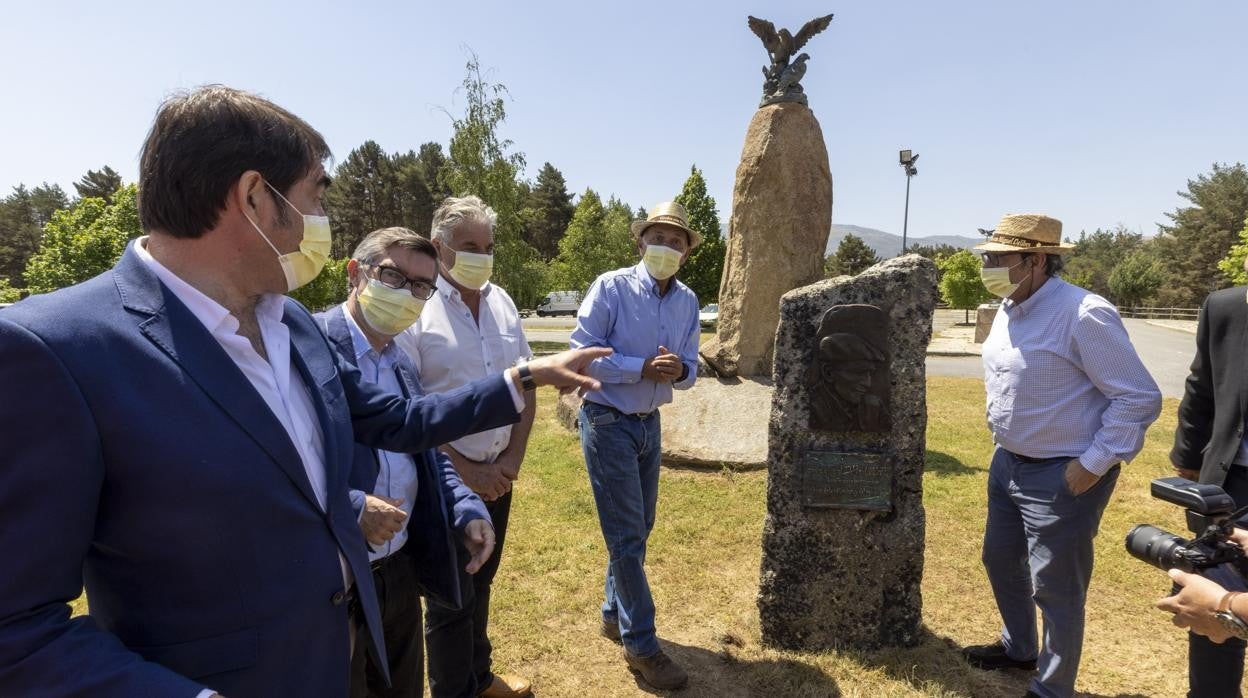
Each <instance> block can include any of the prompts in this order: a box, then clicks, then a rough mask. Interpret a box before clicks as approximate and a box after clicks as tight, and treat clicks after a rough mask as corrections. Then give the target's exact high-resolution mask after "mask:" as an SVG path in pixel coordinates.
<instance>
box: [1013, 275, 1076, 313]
mask: <svg viewBox="0 0 1248 698" xmlns="http://www.w3.org/2000/svg"><path fill="white" fill-rule="evenodd" d="M1063 283H1065V282H1064V281H1062V279H1061V277H1059V276H1050V277H1049V280H1048V281H1046V282H1044V285H1043V286H1041V287H1040V288H1039V289H1037V290H1036V292H1035V293H1033V294H1031V295H1030V296H1028V297H1027V300H1025V301H1023V302H1022V303H1015V302H1014V301H1012V300H1010V299H1008V298H1007V299H1005V300H1004V301H1002V302H1001V306H1002V307H1004V308H1005V312H1007V313H1009V314H1010V315H1018V316H1020V317H1027V314H1028V313H1030V312H1031V311H1033V310H1035V309H1036V308H1037V307H1038V306H1039V305H1040V304H1041V303H1043V302H1044V299H1045V298H1048V297H1049V296H1051V295H1053V294H1054V293H1056V292H1057V291H1056V289H1057V287H1058V285H1060V284H1063Z"/></svg>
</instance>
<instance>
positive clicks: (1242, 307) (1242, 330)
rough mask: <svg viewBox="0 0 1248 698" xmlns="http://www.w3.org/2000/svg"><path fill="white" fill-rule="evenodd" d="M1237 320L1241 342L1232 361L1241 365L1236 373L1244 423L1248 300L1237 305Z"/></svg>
mask: <svg viewBox="0 0 1248 698" xmlns="http://www.w3.org/2000/svg"><path fill="white" fill-rule="evenodd" d="M1235 319H1236V322H1237V323H1238V324H1239V328H1238V329H1239V338H1238V339H1239V342H1238V344H1236V345H1234V346H1235V351H1236V353H1237V354H1238V356H1237V357H1235V358H1234V359H1232V360H1233V361H1235V362H1236V363H1238V364H1240V365H1239V366H1238V367H1237V370H1236V373H1238V374H1239V421H1240V423H1242V422H1243V421H1244V418H1245V417H1246V416H1248V298H1246V299H1245V301H1244V302H1243V303H1237V304H1236V310H1235Z"/></svg>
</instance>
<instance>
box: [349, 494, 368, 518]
mask: <svg viewBox="0 0 1248 698" xmlns="http://www.w3.org/2000/svg"><path fill="white" fill-rule="evenodd" d="M347 496H348V497H350V498H351V508H352V509H355V522H356V523H359V522H360V519H362V518H364V503H365V502H364V490H348V491H347Z"/></svg>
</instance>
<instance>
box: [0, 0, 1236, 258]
mask: <svg viewBox="0 0 1248 698" xmlns="http://www.w3.org/2000/svg"><path fill="white" fill-rule="evenodd" d="M827 12H834V13H836V19H835V20H833V22H832V26H831V27H830V28H829V30H828V31H826V32H824V33H823V34H821V35H819V36H818V37H815V39H814V40H813V41H812V42H811V43H810V45H809V46H808V47H807V49H808V50H809V52H810V54H811V55H812V59H811V61H810V67H809V71H808V72H807V75H806V79H805V80H804V81H803V84H804V85H805V86H806V91H807V93H808V94H809V95H810V105H811V108H812V109H814V111H815V114H816V116H817V117H818V118H819V120H820V123H821V124H822V125H823V129H824V140H825V141H826V143H827V147H828V153H829V157H830V160H831V167H832V174H833V179H834V191H835V202H834V205H833V220H834V221H835V222H837V223H845V224H856V225H864V226H869V227H874V228H880V229H882V230H887V231H889V232H894V233H900V232H901V216H902V204H903V197H904V191H905V182H904V179H905V178H904V176H903V174H902V171H901V168H900V167H899V166H898V165H897V151H898V149H900V148H912V149H913V150H915V151H916V152H918V153H920V154H921V156H922V157H921V159H920V160H919V170H920V174H919V175H918V177H916V178H915V180H914V182H913V190H912V193H911V210H910V213H911V216H910V231H911V235H912V236H920V235H938V234H962V235H967V234H969V235H974V234H975V233H974V231H975V228H976V227H992V225H993V224H994V223H995V222H996V220H997V218H998V217H999V216H1000V215H1001V214H1003V213H1006V212H1021V211H1038V212H1046V213H1049V214H1051V215H1054V216H1056V217H1058V218H1061V219H1063V221H1064V222H1065V224H1066V232H1067V234H1068V235H1077V232H1078V231H1079V230H1080V229H1085V228H1086V229H1093V228H1096V227H1098V226H1099V227H1108V226H1112V225H1115V224H1117V223H1122V224H1125V225H1127V226H1128V227H1130V228H1132V229H1136V230H1140V231H1142V232H1144V233H1146V234H1152V233H1153V232H1155V230H1156V223H1158V222H1163V221H1165V220H1166V219H1165V216H1164V213H1165V212H1166V211H1170V210H1173V209H1174V208H1175V207H1176V206H1178V205H1180V203H1181V200H1180V199H1179V198H1178V197H1177V196H1176V195H1175V192H1176V190H1179V189H1182V188H1183V187H1184V185H1185V182H1186V180H1187V179H1188V178H1190V177H1194V176H1196V175H1198V174H1200V173H1203V172H1206V171H1208V170H1209V168H1210V165H1211V164H1212V163H1213V162H1214V161H1219V162H1236V161H1248V90H1246V89H1245V84H1246V83H1245V80H1246V78H1245V71H1244V66H1245V63H1246V62H1248V54H1245V52H1244V51H1245V49H1244V41H1243V34H1244V31H1245V28H1246V27H1248V3H1245V2H1242V0H1222V1H1213V0H1208V1H1202V0H1196V1H1193V2H1156V1H1151V0H1144V1H1136V0H1131V1H1128V0H1115V1H1108V0H1080V1H1078V2H1076V1H1072V0H1062V1H1060V2H1056V1H1055V2H1039V3H1022V2H999V1H995V0H992V1H989V0H983V1H977V2H957V1H953V2H945V3H936V2H930V1H928V2H923V1H908V2H880V1H866V0H854V1H852V2H827V3H812V2H788V3H778V2H765V1H763V0H755V1H754V2H752V3H745V2H739V1H738V0H724V1H722V2H710V1H708V2H675V1H672V0H669V1H668V2H652V1H650V0H630V1H629V2H612V3H605V2H597V3H594V2H576V3H572V2H544V1H541V0H531V1H530V2H515V1H514V0H512V1H511V2H500V1H495V0H479V1H477V2H428V1H421V2H417V1H414V0H409V1H407V2H383V1H380V0H378V1H373V0H362V1H361V2H320V1H316V0H314V1H310V2H305V3H300V4H296V3H281V4H278V3H265V2H247V3H244V2H235V1H233V0H222V1H219V2H212V3H181V2H166V3H152V2H134V1H131V0H118V1H115V2H109V3H87V2H74V3H70V2H58V1H56V0H45V1H44V2H21V3H10V4H9V5H8V6H7V7H6V8H5V11H4V21H3V22H2V23H0V65H4V66H5V77H4V87H5V94H6V100H5V106H4V108H3V109H0V191H8V187H11V186H13V185H16V184H18V183H19V182H24V183H26V184H27V185H34V184H38V183H39V182H41V181H45V180H46V181H48V182H55V183H59V184H60V185H61V186H62V187H64V188H65V189H66V190H67V192H69V193H70V194H72V193H73V189H72V188H71V186H70V185H71V183H72V182H73V181H74V180H75V179H77V178H78V177H79V176H80V175H81V174H83V173H84V172H85V171H86V170H87V169H89V168H99V167H100V166H102V165H104V164H109V165H111V166H112V167H114V168H116V169H117V170H119V171H120V172H121V173H122V175H123V176H125V177H126V179H127V180H128V181H130V180H133V179H134V178H135V175H136V160H137V156H138V150H139V146H140V144H141V142H142V139H143V136H144V134H145V133H146V130H147V128H148V126H149V125H150V123H151V119H152V116H153V114H154V112H155V109H156V107H157V105H158V104H159V103H160V101H161V100H162V98H163V97H164V96H166V95H167V94H169V93H170V92H172V91H174V90H177V89H179V88H186V87H191V86H195V85H198V84H202V83H208V82H221V83H225V84H229V85H232V86H235V87H240V88H245V89H249V90H254V91H257V92H260V93H263V94H264V95H266V96H267V97H269V98H270V99H273V100H274V101H276V102H277V103H279V104H281V105H283V106H285V107H287V108H289V109H291V110H292V111H294V112H295V113H297V114H299V115H300V116H302V117H304V118H305V119H307V120H308V121H309V122H310V123H312V125H313V126H315V127H317V128H318V129H320V130H321V131H322V132H323V133H324V134H325V136H326V137H327V139H328V140H329V143H330V146H331V148H333V150H334V152H335V154H336V155H337V156H338V157H339V158H342V157H345V156H346V154H347V153H348V152H350V150H351V149H352V148H355V147H356V146H358V145H359V144H360V143H362V142H363V141H365V140H368V139H372V140H376V141H377V142H379V143H380V144H381V145H382V147H383V148H385V149H386V150H388V151H395V150H407V149H410V148H415V147H417V146H418V145H419V144H420V143H422V142H424V141H430V140H436V141H440V142H442V143H443V144H445V143H446V141H447V139H448V138H449V136H450V130H451V129H450V123H449V119H448V117H447V116H446V114H445V113H443V112H442V111H441V108H442V107H446V108H448V109H450V110H451V111H452V112H455V111H457V110H458V108H459V107H460V106H461V104H462V100H461V99H459V98H458V96H457V95H456V89H457V88H458V85H459V83H460V82H461V81H462V79H463V75H464V70H463V66H464V62H465V58H466V53H465V47H471V48H472V49H473V50H475V51H476V52H477V54H478V55H479V56H480V59H481V62H482V64H483V66H486V67H488V68H489V69H490V75H491V77H492V79H494V80H496V81H499V82H502V83H505V84H506V85H507V86H508V88H510V91H511V94H512V96H513V100H512V101H511V102H510V103H509V105H508V108H509V110H510V115H509V119H508V123H507V125H506V128H505V132H504V135H505V136H506V137H509V138H511V139H512V140H514V141H515V144H516V148H517V149H519V150H520V151H522V152H524V154H525V155H526V156H527V158H528V161H529V168H528V174H529V176H532V175H533V174H534V173H536V171H537V168H538V167H540V166H541V164H542V162H544V161H550V162H551V163H553V164H554V165H555V166H556V167H558V168H559V169H560V170H562V171H563V173H564V175H565V176H566V177H567V180H568V183H569V187H570V188H571V189H572V190H574V191H576V192H579V191H583V190H584V189H585V187H587V186H588V187H593V188H594V189H595V190H597V191H598V192H599V193H601V194H603V195H604V196H605V195H607V194H615V195H617V196H619V197H620V198H621V199H623V200H625V201H627V202H629V203H630V204H632V205H633V206H634V207H636V206H638V205H644V206H647V207H649V206H650V205H651V204H652V203H654V202H656V201H660V200H664V199H670V198H671V197H672V196H674V195H675V194H676V193H677V192H678V191H679V188H680V186H681V183H682V182H683V181H684V178H685V177H686V175H687V174H688V170H689V166H690V164H691V163H696V164H697V165H698V166H699V167H700V168H702V169H703V170H704V172H705V174H706V178H707V181H708V183H709V186H710V189H711V194H712V195H713V196H714V197H715V198H716V200H717V201H718V202H719V207H720V213H721V216H724V217H725V218H726V217H727V214H728V211H729V209H730V208H731V195H732V183H733V176H734V171H735V168H736V165H737V161H738V158H739V156H740V152H741V145H742V141H743V138H744V136H745V129H746V125H747V124H748V123H749V120H750V117H751V115H752V114H753V112H754V110H755V107H756V106H757V101H758V97H759V91H760V81H761V74H760V70H759V69H760V67H761V66H762V65H763V64H764V62H765V61H766V55H765V53H764V51H763V48H762V46H761V43H760V42H759V40H758V39H757V38H756V37H755V36H754V35H753V34H752V33H751V32H750V31H749V29H748V28H747V27H746V24H745V18H746V15H747V14H751V13H754V14H759V15H761V16H763V17H764V18H766V19H769V20H772V21H773V22H775V23H776V25H777V26H778V27H782V26H787V27H790V28H791V29H792V30H793V31H795V32H796V30H797V29H798V28H799V27H800V25H801V24H802V23H803V22H805V21H806V20H808V19H811V18H813V17H815V16H817V15H821V14H826V13H827Z"/></svg>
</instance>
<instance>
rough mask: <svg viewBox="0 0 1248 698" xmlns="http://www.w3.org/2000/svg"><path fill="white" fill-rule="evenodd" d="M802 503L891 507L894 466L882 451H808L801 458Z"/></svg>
mask: <svg viewBox="0 0 1248 698" xmlns="http://www.w3.org/2000/svg"><path fill="white" fill-rule="evenodd" d="M798 469H799V471H800V473H801V478H802V506H807V507H817V508H823V509H862V510H867V511H890V510H892V508H893V502H892V489H893V470H892V466H891V465H890V464H889V462H888V461H887V460H885V458H884V454H881V453H843V452H840V451H807V452H806V455H805V456H803V457H802V459H801V461H799V462H798Z"/></svg>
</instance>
